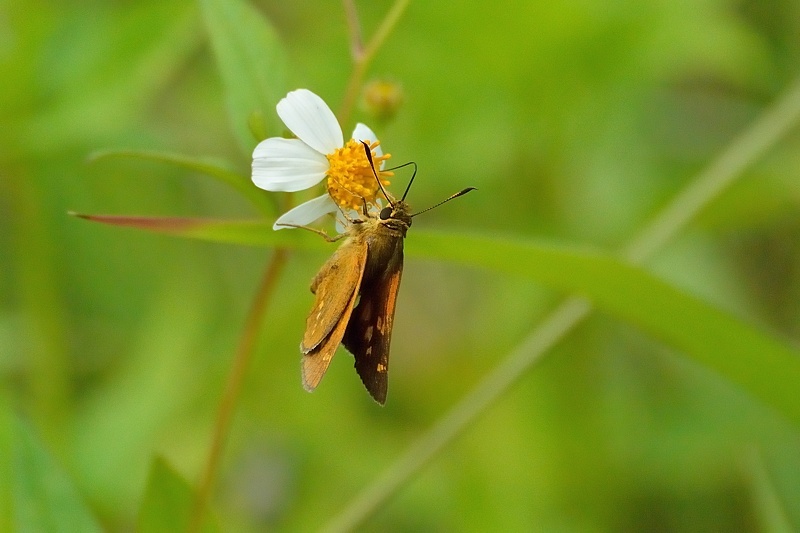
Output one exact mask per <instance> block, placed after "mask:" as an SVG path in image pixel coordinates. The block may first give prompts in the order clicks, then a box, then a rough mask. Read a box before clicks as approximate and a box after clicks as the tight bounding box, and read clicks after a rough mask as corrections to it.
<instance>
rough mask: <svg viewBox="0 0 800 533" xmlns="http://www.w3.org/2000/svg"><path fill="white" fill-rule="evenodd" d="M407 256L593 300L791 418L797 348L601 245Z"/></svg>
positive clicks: (128, 222)
mask: <svg viewBox="0 0 800 533" xmlns="http://www.w3.org/2000/svg"><path fill="white" fill-rule="evenodd" d="M78 216H81V217H83V218H86V219H89V220H95V221H98V222H104V223H108V224H115V225H122V226H129V227H137V228H140V229H149V230H152V231H158V232H163V233H169V234H172V235H175V236H181V237H190V238H197V239H203V240H210V241H215V242H228V243H236V244H246V245H251V246H278V247H286V248H304V249H322V248H323V247H324V245H325V244H326V243H325V242H324V241H323V240H322V239H320V238H318V237H316V236H314V235H312V234H310V232H297V231H294V232H292V231H286V230H284V231H273V230H272V229H271V227H270V225H269V223H267V222H261V221H238V222H236V221H209V220H202V219H152V218H147V217H114V216H98V215H78ZM406 251H407V254H408V255H409V256H416V257H430V258H432V259H439V260H447V261H454V262H458V263H463V264H466V265H470V266H477V267H482V268H486V269H489V270H493V271H495V272H500V273H503V274H511V275H517V276H521V277H526V278H530V279H532V280H535V281H538V282H540V283H544V284H546V285H548V286H550V287H553V288H555V289H560V290H563V291H565V292H569V293H577V294H581V295H585V296H586V297H588V298H589V299H590V300H592V301H593V302H594V303H595V304H596V305H597V306H598V307H600V308H602V309H604V310H606V311H608V312H610V313H613V314H615V315H617V316H619V317H621V318H623V319H624V320H627V321H629V322H631V323H632V324H635V325H637V326H638V327H640V328H641V329H643V330H644V331H647V332H649V333H650V334H652V335H653V336H655V337H656V338H659V339H661V340H663V341H664V342H666V343H668V344H670V345H672V346H674V347H676V348H678V349H680V350H683V351H684V352H685V353H686V354H687V355H689V356H690V357H692V358H693V359H694V360H695V361H697V362H699V363H701V364H703V365H705V366H707V367H708V368H711V369H713V370H715V371H716V372H718V373H719V374H721V375H722V376H724V377H725V378H727V379H729V380H730V381H732V382H734V383H736V384H738V385H739V386H741V387H742V388H744V389H745V390H747V391H749V392H750V393H751V394H752V395H753V396H755V397H757V398H760V399H761V400H762V401H764V402H765V403H767V404H769V405H771V406H772V407H774V408H775V409H777V410H778V411H780V412H781V413H783V414H784V415H785V416H786V417H787V418H789V419H791V420H792V421H794V422H795V423H797V424H798V425H800V396H798V395H797V391H796V388H797V383H800V353H799V352H798V351H797V350H794V349H791V348H789V347H788V346H787V345H786V344H785V343H783V342H781V341H779V340H777V339H775V338H774V337H772V336H770V335H768V334H767V333H765V332H763V331H760V330H758V329H757V328H755V327H753V326H750V325H748V324H746V323H745V322H743V321H741V320H739V319H737V318H735V317H733V316H731V315H730V314H728V313H725V312H723V311H721V310H719V309H717V308H715V307H713V306H712V305H710V304H708V303H705V302H703V301H702V300H700V299H699V298H697V297H695V296H692V295H690V294H687V293H686V292H684V291H682V290H680V289H678V288H676V287H673V286H671V285H669V284H668V283H666V282H665V281H663V280H661V279H659V278H657V277H655V276H654V275H652V274H650V273H648V272H647V271H645V270H643V269H641V268H639V267H635V266H632V265H630V264H627V263H624V262H622V261H620V260H618V259H615V258H613V257H611V256H609V255H604V254H600V253H597V252H593V251H588V250H578V249H575V248H565V247H557V246H553V245H548V244H542V243H537V242H532V241H526V240H515V239H511V238H499V237H495V236H478V235H459V234H450V233H434V232H424V231H414V233H413V235H412V236H410V237H409V239H407V243H406Z"/></svg>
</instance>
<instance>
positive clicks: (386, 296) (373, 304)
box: [342, 238, 403, 405]
mask: <svg viewBox="0 0 800 533" xmlns="http://www.w3.org/2000/svg"><path fill="white" fill-rule="evenodd" d="M396 246H398V247H399V249H398V250H396V251H395V253H394V254H392V255H391V256H390V257H391V261H390V263H389V265H382V266H384V268H374V265H372V264H369V265H367V266H366V268H365V274H364V276H363V278H362V280H361V299H360V301H359V302H358V305H357V306H356V308H355V309H354V310H353V313H352V315H351V317H350V323H349V324H348V326H347V330H346V331H345V334H344V338H343V340H342V343H343V344H344V346H345V348H347V350H348V351H349V352H350V353H352V354H353V356H354V357H355V367H356V371H357V372H358V375H359V377H361V381H362V382H363V383H364V386H365V387H366V388H367V391H369V393H370V395H371V396H372V397H373V398H374V399H375V401H376V402H378V403H380V404H381V405H383V404H384V403H385V402H386V392H387V389H388V382H389V375H388V373H389V345H390V343H391V336H392V325H393V322H394V310H395V304H396V303H397V292H398V288H399V285H400V278H401V276H402V274H403V248H402V247H403V240H402V238H398V239H397V240H396ZM371 260H372V258H368V260H367V261H368V262H369V261H371ZM373 270H375V271H377V272H375V273H374V274H373V273H372V271H373Z"/></svg>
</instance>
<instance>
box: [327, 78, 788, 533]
mask: <svg viewBox="0 0 800 533" xmlns="http://www.w3.org/2000/svg"><path fill="white" fill-rule="evenodd" d="M798 122H800V80H797V81H795V83H794V84H793V85H792V86H791V87H790V88H789V89H788V90H787V91H786V92H785V93H784V94H783V95H782V96H781V98H780V99H778V100H777V101H776V102H775V104H773V105H772V106H771V107H770V108H769V109H767V110H765V111H764V112H763V113H762V114H761V116H760V117H759V118H758V120H756V121H755V123H754V124H753V125H752V126H751V127H750V128H748V129H747V130H745V131H744V132H743V133H742V134H740V135H739V136H738V137H736V138H735V139H734V140H733V141H731V142H730V143H729V144H728V146H727V148H726V149H725V150H723V151H722V152H721V153H720V154H719V156H718V157H717V158H716V159H715V160H714V161H713V162H712V163H711V165H709V166H708V167H707V169H706V170H705V171H704V172H701V173H700V174H699V175H698V176H697V177H696V178H695V179H693V180H692V181H691V182H690V183H689V185H688V186H687V187H686V188H685V189H684V190H683V191H682V192H681V193H680V194H678V196H676V197H675V199H674V200H673V201H672V202H670V203H669V204H668V205H667V207H666V208H665V209H664V210H663V211H661V212H660V213H659V214H657V215H656V216H655V217H654V218H653V219H652V220H651V221H650V223H648V224H646V225H645V226H644V227H643V228H642V229H641V230H640V231H639V232H637V234H636V235H635V236H634V238H633V239H631V241H630V243H629V244H628V246H626V247H625V248H624V249H623V250H622V256H623V257H624V258H625V259H627V260H629V261H631V262H632V263H635V264H641V263H643V262H644V261H646V260H647V259H649V258H650V257H652V256H653V254H655V253H656V252H657V251H658V250H659V249H660V248H661V247H662V246H663V245H664V244H665V243H666V242H668V241H669V240H670V239H672V238H673V237H675V235H676V234H677V233H678V232H679V231H681V230H682V229H683V228H684V227H685V226H686V225H687V224H688V223H689V222H690V221H691V220H692V219H693V218H694V217H695V216H696V215H697V213H699V212H700V211H701V210H702V209H703V208H704V207H706V206H707V205H709V204H710V203H711V202H712V201H713V200H714V199H715V198H717V197H718V196H719V194H720V193H721V192H722V191H724V190H725V189H726V188H727V187H728V186H730V185H731V183H733V182H734V181H735V179H736V178H737V177H739V176H740V175H741V174H742V172H743V171H744V170H745V169H746V168H747V167H748V166H750V165H752V164H753V163H755V162H756V161H757V160H758V159H759V158H760V157H761V156H763V155H764V153H765V152H766V151H767V150H768V149H769V148H771V147H772V146H774V145H775V144H776V143H777V142H778V141H780V140H781V139H782V138H783V137H784V136H786V135H787V134H788V133H789V132H790V131H792V129H794V127H795V126H796V125H797V124H798ZM591 309H592V308H591V305H590V304H589V303H588V302H586V301H585V300H582V299H580V298H576V297H572V298H568V299H567V300H565V301H564V302H563V303H562V304H561V305H559V306H558V307H557V308H556V309H555V310H554V311H553V312H551V313H550V315H549V316H548V317H547V318H545V319H544V321H543V322H542V323H540V324H539V325H537V326H536V327H535V328H534V329H533V331H532V332H531V333H530V334H529V335H528V337H527V338H526V339H525V340H523V341H522V343H521V344H520V345H519V346H518V347H517V348H516V349H515V350H514V351H513V352H511V354H509V355H508V356H507V357H506V358H505V359H504V360H503V361H502V362H501V363H500V364H498V365H497V366H496V367H495V369H494V370H492V372H491V373H490V374H489V375H488V376H486V377H485V378H484V379H483V380H482V381H481V382H480V383H479V384H478V385H477V386H476V387H475V388H474V389H472V390H471V391H470V392H469V393H467V395H466V396H465V397H464V398H462V399H461V401H459V402H458V403H457V404H456V405H455V406H454V407H453V408H451V409H450V411H449V412H447V413H446V414H445V415H443V416H442V417H441V418H440V419H439V420H438V422H436V423H435V424H434V425H433V427H431V428H430V429H429V430H428V431H427V432H426V433H424V434H423V435H421V436H420V437H419V438H418V439H417V440H416V441H415V442H413V443H412V444H411V445H410V446H409V447H408V449H407V450H406V451H405V452H404V453H403V454H402V455H401V456H400V457H399V458H398V459H396V460H395V461H394V463H393V464H391V465H389V466H388V467H387V468H386V469H385V470H384V471H383V473H381V474H380V475H379V476H378V477H377V479H375V480H374V481H373V482H372V483H370V484H369V485H367V486H366V487H365V488H364V490H363V491H361V493H359V494H358V495H356V497H355V498H353V499H352V500H351V501H350V502H349V503H348V504H347V505H346V506H345V507H344V509H343V510H342V512H341V513H339V515H337V516H335V517H334V518H333V519H332V520H331V521H330V522H329V523H328V524H327V525H326V527H325V528H324V530H325V531H329V532H331V531H336V532H338V531H351V530H353V529H356V528H357V527H358V526H359V524H361V523H362V522H363V521H364V520H366V519H367V518H368V517H369V516H370V515H372V514H373V513H374V512H375V511H376V510H377V509H378V508H380V507H381V505H382V504H383V503H384V502H385V501H386V500H388V499H389V498H390V497H391V496H392V495H394V493H396V492H397V491H398V490H399V489H400V488H401V487H402V486H403V485H404V484H405V483H407V482H408V480H409V479H411V477H412V476H413V475H414V474H415V473H416V472H418V471H419V470H420V469H422V467H423V466H425V464H427V463H428V462H429V461H430V460H431V459H432V458H433V457H434V456H435V455H436V454H437V453H438V452H439V451H441V450H442V449H443V448H444V447H445V446H446V445H447V444H448V443H450V442H451V441H452V440H453V439H455V438H456V437H457V436H458V435H459V434H460V433H461V432H462V431H464V429H465V428H466V427H467V426H468V425H469V424H470V423H472V422H473V421H475V419H476V418H477V417H478V416H479V415H480V414H481V413H483V412H484V411H485V410H486V408H487V407H489V406H490V405H491V404H492V403H493V402H494V401H495V400H496V399H498V398H500V397H501V396H502V394H503V393H504V392H506V391H507V390H508V389H509V388H510V387H511V386H512V385H513V384H514V383H516V381H517V379H518V378H519V377H520V376H522V375H523V374H524V373H525V372H526V371H528V370H529V369H530V368H531V367H532V366H533V365H534V364H535V363H536V362H538V361H540V360H541V358H542V356H543V355H544V354H545V352H546V351H547V350H548V349H549V348H550V347H551V346H553V345H554V344H556V343H557V342H558V341H560V340H561V339H562V338H563V337H565V336H566V335H567V334H568V333H569V332H570V331H572V329H573V328H574V327H575V326H576V325H577V324H579V323H580V322H582V321H583V319H584V318H585V317H587V316H588V315H589V314H590V312H591Z"/></svg>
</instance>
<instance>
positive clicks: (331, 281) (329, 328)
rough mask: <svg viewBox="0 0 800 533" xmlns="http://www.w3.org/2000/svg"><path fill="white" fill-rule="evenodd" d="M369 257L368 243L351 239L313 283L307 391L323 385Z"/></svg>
mask: <svg viewBox="0 0 800 533" xmlns="http://www.w3.org/2000/svg"><path fill="white" fill-rule="evenodd" d="M366 259H367V246H366V244H365V243H364V242H363V241H354V240H349V241H347V242H345V244H343V245H342V246H341V247H340V248H339V249H338V250H337V251H336V253H335V254H334V255H333V256H332V257H331V258H330V259H329V260H328V262H327V263H325V265H323V267H322V269H320V271H319V273H318V274H317V275H316V277H315V278H314V281H313V282H312V283H311V291H312V292H313V293H314V294H315V295H316V298H315V300H314V307H313V308H312V309H311V313H310V314H309V315H308V320H307V321H306V333H305V335H304V336H303V342H302V343H301V344H300V350H301V351H302V352H303V358H302V378H303V387H304V388H305V389H306V390H307V391H313V390H314V389H315V388H316V387H317V385H319V382H320V381H321V380H322V377H323V376H324V375H325V372H326V371H327V370H328V365H330V363H331V359H332V358H333V355H334V354H335V353H336V348H337V347H338V346H339V343H340V342H341V341H342V336H344V334H345V330H346V328H347V323H348V322H349V320H350V315H351V314H352V312H353V308H354V306H355V303H356V300H357V299H358V287H359V285H360V284H361V278H362V276H363V275H364V265H365V264H366Z"/></svg>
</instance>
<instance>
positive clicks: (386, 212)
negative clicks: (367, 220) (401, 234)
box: [378, 206, 392, 220]
mask: <svg viewBox="0 0 800 533" xmlns="http://www.w3.org/2000/svg"><path fill="white" fill-rule="evenodd" d="M378 216H379V217H380V219H381V220H386V219H388V218H390V217H391V216H392V206H388V207H384V208H383V209H381V213H380V214H379V215H378Z"/></svg>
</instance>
